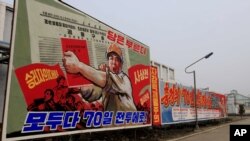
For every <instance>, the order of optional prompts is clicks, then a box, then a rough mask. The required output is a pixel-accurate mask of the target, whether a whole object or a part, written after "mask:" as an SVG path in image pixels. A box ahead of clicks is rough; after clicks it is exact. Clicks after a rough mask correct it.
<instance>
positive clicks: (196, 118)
mask: <svg viewBox="0 0 250 141" xmlns="http://www.w3.org/2000/svg"><path fill="white" fill-rule="evenodd" d="M211 55H213V52H211V53H209V54H207V55H206V56H204V57H202V58H200V59H199V60H197V61H195V62H194V63H192V64H191V65H189V66H187V67H186V68H185V72H186V73H193V76H194V108H195V127H194V131H195V130H199V124H198V113H197V102H196V101H197V99H196V98H197V97H196V77H195V70H193V71H190V72H188V71H187V69H188V68H189V67H191V66H192V65H194V64H196V63H197V62H199V61H201V60H202V59H204V58H205V59H207V58H209V57H210V56H211Z"/></svg>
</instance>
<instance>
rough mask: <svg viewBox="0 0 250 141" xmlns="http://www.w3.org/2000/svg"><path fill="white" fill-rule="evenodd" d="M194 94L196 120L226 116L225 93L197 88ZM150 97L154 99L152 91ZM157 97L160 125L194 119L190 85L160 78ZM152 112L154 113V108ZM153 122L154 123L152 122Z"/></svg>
mask: <svg viewBox="0 0 250 141" xmlns="http://www.w3.org/2000/svg"><path fill="white" fill-rule="evenodd" d="M152 87H153V86H152ZM196 94H197V97H196V98H197V99H196V100H197V101H196V102H197V118H198V120H209V119H218V118H224V117H226V116H227V112H226V105H227V104H226V97H225V95H222V94H218V93H214V92H205V91H201V90H197V91H196ZM152 97H153V101H154V92H153V91H152ZM159 97H160V107H159V110H158V111H161V125H164V124H175V123H183V122H192V121H195V118H196V111H195V101H194V89H193V88H192V87H186V86H182V85H180V84H173V83H168V82H164V81H162V80H160V81H159ZM153 106H154V103H153ZM152 112H153V114H154V109H153V111H152ZM153 120H154V119H153ZM153 124H155V123H154V122H153ZM156 125H157V124H156Z"/></svg>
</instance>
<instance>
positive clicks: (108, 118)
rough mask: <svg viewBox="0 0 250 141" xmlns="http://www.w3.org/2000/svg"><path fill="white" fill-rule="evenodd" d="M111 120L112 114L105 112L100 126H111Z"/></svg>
mask: <svg viewBox="0 0 250 141" xmlns="http://www.w3.org/2000/svg"><path fill="white" fill-rule="evenodd" d="M112 119H113V112H111V111H105V112H104V117H103V122H102V125H103V126H107V125H111V124H112Z"/></svg>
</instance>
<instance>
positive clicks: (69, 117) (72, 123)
mask: <svg viewBox="0 0 250 141" xmlns="http://www.w3.org/2000/svg"><path fill="white" fill-rule="evenodd" d="M80 119H81V117H80V111H67V112H66V113H65V117H64V121H63V126H62V128H63V129H72V128H76V125H77V124H78V123H79V122H80Z"/></svg>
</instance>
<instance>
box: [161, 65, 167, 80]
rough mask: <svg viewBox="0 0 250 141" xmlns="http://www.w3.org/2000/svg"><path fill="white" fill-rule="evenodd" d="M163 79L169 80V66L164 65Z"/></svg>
mask: <svg viewBox="0 0 250 141" xmlns="http://www.w3.org/2000/svg"><path fill="white" fill-rule="evenodd" d="M162 79H163V80H164V81H167V80H168V68H167V67H165V66H162Z"/></svg>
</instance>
